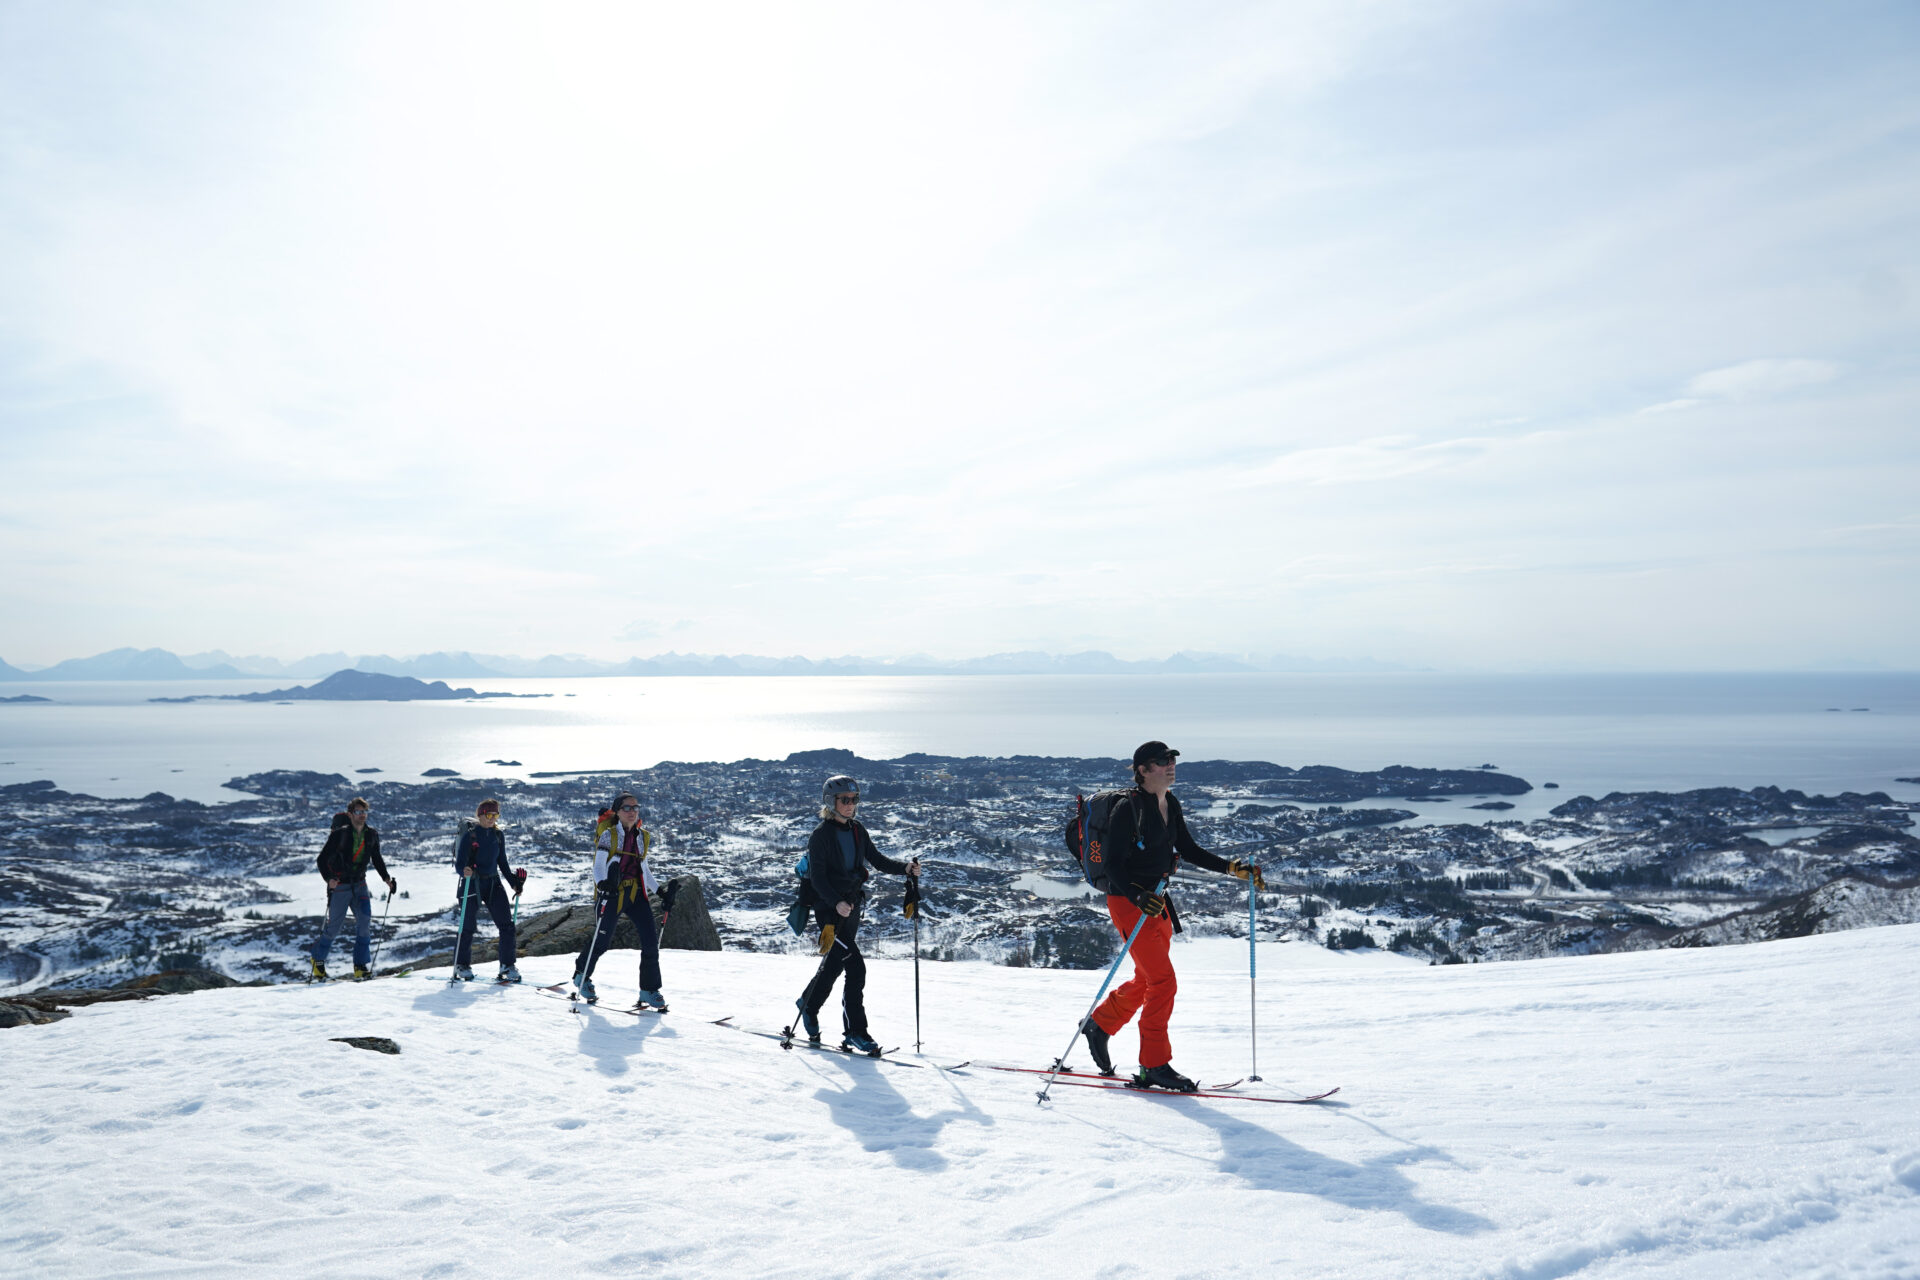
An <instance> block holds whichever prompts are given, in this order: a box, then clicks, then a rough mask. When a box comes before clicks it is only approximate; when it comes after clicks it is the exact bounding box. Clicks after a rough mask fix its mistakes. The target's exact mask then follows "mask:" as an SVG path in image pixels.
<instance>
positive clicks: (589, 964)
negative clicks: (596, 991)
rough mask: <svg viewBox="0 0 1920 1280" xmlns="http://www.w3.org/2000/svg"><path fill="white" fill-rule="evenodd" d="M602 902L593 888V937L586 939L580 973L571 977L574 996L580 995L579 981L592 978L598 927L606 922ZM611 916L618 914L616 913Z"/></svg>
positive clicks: (597, 943) (597, 944) (597, 941)
mask: <svg viewBox="0 0 1920 1280" xmlns="http://www.w3.org/2000/svg"><path fill="white" fill-rule="evenodd" d="M602 901H603V899H602V896H601V893H600V886H599V885H595V886H593V937H592V938H590V939H588V941H587V950H586V954H585V955H583V956H582V957H581V958H580V971H579V972H578V973H576V974H574V975H573V993H574V995H576V996H578V995H579V994H580V979H582V978H591V977H592V976H593V961H594V955H593V953H594V951H595V950H596V949H597V948H598V947H599V946H600V926H601V925H602V924H604V923H605V922H606V916H607V914H608V913H606V912H603V911H601V910H600V907H601V903H602ZM612 914H616V915H617V914H619V913H618V912H617V911H616V912H614V913H612ZM613 927H614V928H616V929H618V928H619V927H620V926H619V925H618V924H616V925H614V926H613Z"/></svg>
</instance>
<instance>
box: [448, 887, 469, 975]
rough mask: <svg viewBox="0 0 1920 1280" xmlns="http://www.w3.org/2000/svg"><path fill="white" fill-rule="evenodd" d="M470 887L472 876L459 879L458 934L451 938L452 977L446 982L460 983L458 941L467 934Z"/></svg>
mask: <svg viewBox="0 0 1920 1280" xmlns="http://www.w3.org/2000/svg"><path fill="white" fill-rule="evenodd" d="M472 887H473V877H472V876H461V877H460V932H459V933H456V934H455V935H454V936H453V976H452V977H450V978H448V979H447V981H448V982H458V981H460V939H461V938H462V937H464V936H465V935H466V932H467V891H468V890H469V889H471V888H472Z"/></svg>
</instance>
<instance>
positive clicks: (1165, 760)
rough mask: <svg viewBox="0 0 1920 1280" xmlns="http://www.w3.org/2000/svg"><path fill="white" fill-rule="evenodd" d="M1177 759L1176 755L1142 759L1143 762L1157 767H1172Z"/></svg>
mask: <svg viewBox="0 0 1920 1280" xmlns="http://www.w3.org/2000/svg"><path fill="white" fill-rule="evenodd" d="M1175 759H1176V757H1174V756H1154V757H1153V758H1152V759H1149V760H1145V761H1142V763H1143V764H1150V765H1153V766H1155V767H1156V768H1161V769H1165V768H1168V767H1170V766H1171V765H1172V764H1173V762H1174V760H1175Z"/></svg>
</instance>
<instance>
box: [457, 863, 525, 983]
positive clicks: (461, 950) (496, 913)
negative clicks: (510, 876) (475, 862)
mask: <svg viewBox="0 0 1920 1280" xmlns="http://www.w3.org/2000/svg"><path fill="white" fill-rule="evenodd" d="M461 879H462V881H464V883H463V884H462V886H461V894H462V896H461V902H460V908H461V910H460V941H459V942H458V943H456V944H455V945H454V948H453V962H454V963H455V964H456V965H459V966H460V967H461V968H463V969H465V968H468V967H470V966H471V965H472V964H473V929H474V926H475V925H477V924H479V923H480V911H481V908H483V907H484V908H485V909H486V912H487V914H488V915H490V916H492V917H493V927H494V928H496V929H498V930H499V931H500V967H501V968H502V969H509V968H512V967H513V957H514V947H515V940H514V936H513V904H512V903H511V902H510V901H509V900H508V898H507V887H506V886H505V885H503V884H501V883H500V878H499V877H498V876H487V877H485V878H484V879H483V878H482V877H480V876H472V877H466V876H462V877H461Z"/></svg>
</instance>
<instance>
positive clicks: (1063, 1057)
mask: <svg viewBox="0 0 1920 1280" xmlns="http://www.w3.org/2000/svg"><path fill="white" fill-rule="evenodd" d="M1166 889H1167V879H1166V877H1165V876H1162V877H1161V878H1160V883H1159V884H1157V885H1155V886H1153V893H1152V895H1150V896H1152V897H1156V898H1157V897H1159V896H1160V895H1161V894H1162V893H1165V892H1166ZM1146 923H1147V913H1146V912H1144V911H1142V912H1141V913H1140V918H1139V919H1138V920H1136V921H1134V922H1133V932H1132V933H1130V934H1128V935H1127V942H1126V945H1125V946H1123V947H1121V948H1120V954H1119V955H1117V956H1115V957H1114V958H1113V965H1112V967H1111V968H1109V969H1108V970H1107V976H1106V977H1105V978H1102V979H1101V980H1100V989H1099V990H1098V991H1096V992H1094V993H1093V1003H1092V1004H1090V1005H1088V1006H1087V1012H1086V1017H1083V1018H1081V1019H1080V1021H1079V1022H1076V1023H1074V1024H1073V1040H1069V1041H1067V1047H1066V1048H1065V1049H1063V1050H1062V1051H1061V1053H1060V1056H1059V1057H1057V1058H1055V1059H1054V1060H1053V1070H1052V1071H1049V1072H1048V1073H1047V1082H1046V1083H1045V1084H1044V1085H1042V1086H1040V1093H1039V1095H1038V1096H1039V1098H1040V1101H1041V1102H1043V1103H1044V1102H1046V1100H1047V1090H1049V1089H1051V1088H1053V1081H1054V1078H1055V1077H1056V1076H1058V1075H1059V1074H1060V1073H1061V1072H1062V1071H1064V1070H1066V1066H1067V1055H1068V1054H1070V1053H1072V1052H1073V1041H1074V1040H1078V1039H1079V1038H1080V1028H1081V1027H1082V1026H1083V1025H1084V1024H1085V1023H1086V1020H1087V1018H1091V1017H1092V1016H1093V1011H1094V1010H1095V1009H1097V1008H1099V1007H1100V998H1101V997H1102V996H1104V995H1106V994H1107V987H1108V985H1109V984H1110V983H1112V981H1113V975H1114V974H1116V973H1118V972H1120V962H1121V961H1122V960H1125V959H1126V958H1127V953H1128V952H1129V951H1131V950H1133V940H1134V939H1135V938H1137V937H1139V936H1140V930H1141V929H1142V928H1144V927H1145V926H1146Z"/></svg>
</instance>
